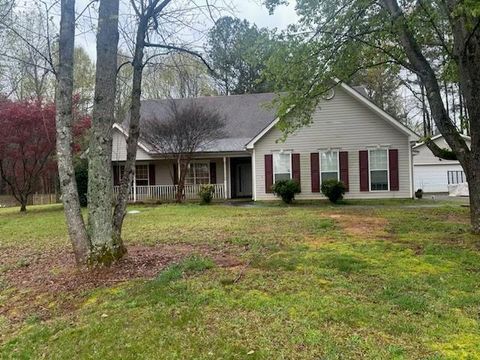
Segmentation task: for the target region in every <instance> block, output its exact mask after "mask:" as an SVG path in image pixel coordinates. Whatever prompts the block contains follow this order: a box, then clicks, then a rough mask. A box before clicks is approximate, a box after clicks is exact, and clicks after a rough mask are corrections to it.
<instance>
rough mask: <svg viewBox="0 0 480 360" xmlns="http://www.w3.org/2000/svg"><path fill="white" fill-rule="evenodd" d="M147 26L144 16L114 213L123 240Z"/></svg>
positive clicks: (115, 230)
mask: <svg viewBox="0 0 480 360" xmlns="http://www.w3.org/2000/svg"><path fill="white" fill-rule="evenodd" d="M147 27H148V18H147V17H146V16H144V17H142V18H141V19H140V23H139V24H138V30H137V36H136V42H135V55H134V58H133V62H132V65H133V79H132V93H131V104H130V124H129V130H128V139H127V159H126V162H125V170H124V173H123V176H122V179H121V181H120V188H119V191H118V197H117V201H116V204H115V210H114V213H113V237H114V239H116V241H121V240H120V239H121V235H122V226H123V220H124V218H125V213H126V210H127V200H128V191H129V187H130V184H131V183H132V180H133V174H134V172H135V160H136V156H137V144H138V138H139V136H140V104H141V101H140V99H141V95H142V76H143V55H144V47H145V32H146V31H147Z"/></svg>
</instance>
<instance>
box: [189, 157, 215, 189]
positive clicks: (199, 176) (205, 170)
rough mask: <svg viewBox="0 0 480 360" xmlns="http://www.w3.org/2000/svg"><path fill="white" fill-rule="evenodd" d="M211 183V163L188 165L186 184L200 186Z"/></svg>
mask: <svg viewBox="0 0 480 360" xmlns="http://www.w3.org/2000/svg"><path fill="white" fill-rule="evenodd" d="M209 183H210V163H209V162H192V163H190V164H189V165H188V171H187V176H186V177H185V184H187V185H199V184H209Z"/></svg>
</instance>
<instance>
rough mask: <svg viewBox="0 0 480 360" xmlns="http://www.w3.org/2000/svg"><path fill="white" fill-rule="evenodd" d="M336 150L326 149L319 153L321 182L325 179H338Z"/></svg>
mask: <svg viewBox="0 0 480 360" xmlns="http://www.w3.org/2000/svg"><path fill="white" fill-rule="evenodd" d="M338 168H339V166H338V151H326V152H322V153H321V154H320V172H321V183H323V182H324V181H325V180H332V179H333V180H339V171H338Z"/></svg>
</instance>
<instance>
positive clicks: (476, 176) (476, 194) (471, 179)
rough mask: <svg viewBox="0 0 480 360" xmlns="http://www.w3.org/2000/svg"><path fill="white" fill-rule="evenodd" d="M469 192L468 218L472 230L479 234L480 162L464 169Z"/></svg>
mask: <svg viewBox="0 0 480 360" xmlns="http://www.w3.org/2000/svg"><path fill="white" fill-rule="evenodd" d="M466 176H467V181H468V190H469V193H470V220H471V223H472V232H473V233H475V234H480V162H479V161H477V164H476V165H473V166H471V168H470V169H468V171H466Z"/></svg>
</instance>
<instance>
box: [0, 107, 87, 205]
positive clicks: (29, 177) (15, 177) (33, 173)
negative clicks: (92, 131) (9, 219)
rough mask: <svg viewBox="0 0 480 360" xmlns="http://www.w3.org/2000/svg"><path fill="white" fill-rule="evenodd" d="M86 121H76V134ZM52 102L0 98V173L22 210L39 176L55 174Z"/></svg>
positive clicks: (78, 134) (37, 184) (38, 183)
mask: <svg viewBox="0 0 480 360" xmlns="http://www.w3.org/2000/svg"><path fill="white" fill-rule="evenodd" d="M89 124H90V121H89V119H88V118H86V117H81V118H79V119H78V120H76V122H75V125H74V133H75V135H77V136H80V135H81V134H82V133H83V132H84V131H85V129H86V128H88V127H89ZM74 149H78V145H75V146H74ZM54 152H55V104H54V103H47V104H42V103H40V102H38V101H5V100H4V101H0V176H1V177H2V179H3V181H4V182H5V183H6V185H7V188H8V189H9V190H10V192H11V194H12V195H13V197H14V198H15V199H16V200H17V201H18V202H19V203H20V211H26V207H27V204H28V200H29V198H30V196H31V195H32V194H33V193H35V191H37V190H38V188H39V185H40V183H41V179H42V177H45V176H48V177H52V175H53V176H55V173H56V166H55V163H54V157H53V154H54Z"/></svg>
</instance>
